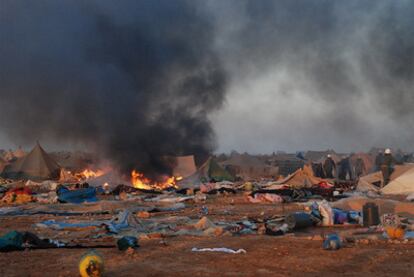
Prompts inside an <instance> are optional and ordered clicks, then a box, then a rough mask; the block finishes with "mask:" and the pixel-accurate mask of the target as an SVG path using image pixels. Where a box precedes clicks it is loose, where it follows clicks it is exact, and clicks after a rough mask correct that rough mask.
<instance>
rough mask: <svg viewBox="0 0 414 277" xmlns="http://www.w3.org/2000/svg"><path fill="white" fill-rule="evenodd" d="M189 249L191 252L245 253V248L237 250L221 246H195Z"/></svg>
mask: <svg viewBox="0 0 414 277" xmlns="http://www.w3.org/2000/svg"><path fill="white" fill-rule="evenodd" d="M191 251H193V252H223V253H229V254H241V253H243V254H245V253H247V251H246V250H244V249H238V250H233V249H230V248H225V247H221V248H197V247H193V248H192V249H191Z"/></svg>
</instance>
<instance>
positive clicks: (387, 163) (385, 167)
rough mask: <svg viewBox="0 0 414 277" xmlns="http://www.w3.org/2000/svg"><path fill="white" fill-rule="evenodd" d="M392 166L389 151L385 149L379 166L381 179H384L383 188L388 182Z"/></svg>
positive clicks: (392, 159)
mask: <svg viewBox="0 0 414 277" xmlns="http://www.w3.org/2000/svg"><path fill="white" fill-rule="evenodd" d="M394 164H395V159H394V157H393V156H392V154H391V150H390V149H386V150H385V152H384V158H383V160H382V164H381V172H382V177H383V178H384V183H383V186H386V185H387V184H388V183H389V182H390V177H391V173H392V172H393V171H394Z"/></svg>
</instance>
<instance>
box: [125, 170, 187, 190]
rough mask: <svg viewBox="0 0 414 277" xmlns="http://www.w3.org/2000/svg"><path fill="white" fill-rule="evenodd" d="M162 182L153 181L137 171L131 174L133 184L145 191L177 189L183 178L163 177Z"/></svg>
mask: <svg viewBox="0 0 414 277" xmlns="http://www.w3.org/2000/svg"><path fill="white" fill-rule="evenodd" d="M161 179H163V180H162V181H152V180H150V179H148V178H146V177H145V176H144V174H143V173H140V172H138V171H136V170H133V171H132V172H131V184H132V185H133V186H134V187H135V188H137V189H143V190H159V191H162V190H167V189H170V188H173V189H177V188H178V186H177V181H180V180H181V179H182V177H174V176H173V177H167V176H163V177H161Z"/></svg>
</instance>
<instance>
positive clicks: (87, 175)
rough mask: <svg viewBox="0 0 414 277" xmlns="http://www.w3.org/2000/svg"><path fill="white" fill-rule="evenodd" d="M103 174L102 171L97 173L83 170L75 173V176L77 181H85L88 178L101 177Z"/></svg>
mask: <svg viewBox="0 0 414 277" xmlns="http://www.w3.org/2000/svg"><path fill="white" fill-rule="evenodd" d="M103 174H104V172H103V171H102V170H99V169H98V170H97V171H93V170H91V169H85V170H84V171H82V172H80V173H77V174H76V175H75V176H76V178H78V179H79V180H87V179H90V178H95V177H99V176H102V175H103Z"/></svg>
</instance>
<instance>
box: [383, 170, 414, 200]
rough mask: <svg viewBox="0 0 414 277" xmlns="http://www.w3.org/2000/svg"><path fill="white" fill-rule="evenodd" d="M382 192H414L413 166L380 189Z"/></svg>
mask: <svg viewBox="0 0 414 277" xmlns="http://www.w3.org/2000/svg"><path fill="white" fill-rule="evenodd" d="M381 192H382V193H383V194H410V193H412V192H414V168H411V169H410V170H408V171H406V172H405V173H403V174H402V175H400V176H399V177H397V178H395V179H394V180H393V181H391V182H390V183H389V184H388V185H386V186H385V187H383V188H382V189H381Z"/></svg>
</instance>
